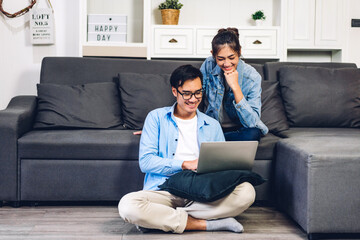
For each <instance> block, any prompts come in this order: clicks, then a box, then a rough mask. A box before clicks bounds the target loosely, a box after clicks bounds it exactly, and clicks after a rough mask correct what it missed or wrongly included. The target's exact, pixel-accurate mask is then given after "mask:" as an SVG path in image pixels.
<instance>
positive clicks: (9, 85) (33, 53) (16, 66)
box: [0, 0, 79, 109]
mask: <svg viewBox="0 0 360 240" xmlns="http://www.w3.org/2000/svg"><path fill="white" fill-rule="evenodd" d="M3 2H4V3H3V7H4V9H5V10H6V11H7V12H11V13H14V12H16V11H19V10H20V9H22V8H24V7H26V6H27V5H28V4H29V1H28V0H17V1H3ZM38 2H39V6H38V7H39V8H40V7H47V5H46V2H47V1H45V0H38ZM51 3H52V5H53V8H54V11H55V29H56V33H55V41H56V43H55V44H54V45H47V46H46V45H39V46H35V45H34V46H33V45H31V43H30V36H29V35H30V33H29V21H28V20H29V14H25V15H24V16H21V17H18V18H15V19H10V18H7V17H5V16H4V15H3V14H1V13H0V109H4V108H6V106H7V104H8V103H9V101H10V99H11V98H12V97H13V96H17V95H36V83H38V82H39V76H40V64H41V60H42V59H43V57H45V56H77V55H78V53H79V49H78V46H79V44H78V43H79V40H78V39H79V37H78V33H77V32H78V27H79V24H78V22H79V20H78V18H79V17H78V12H79V9H78V6H79V4H78V0H75V1H72V0H58V1H56V0H55V1H54V0H53V1H51Z"/></svg>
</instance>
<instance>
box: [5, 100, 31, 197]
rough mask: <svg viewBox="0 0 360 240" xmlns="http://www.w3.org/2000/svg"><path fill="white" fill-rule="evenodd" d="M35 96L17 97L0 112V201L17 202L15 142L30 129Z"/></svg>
mask: <svg viewBox="0 0 360 240" xmlns="http://www.w3.org/2000/svg"><path fill="white" fill-rule="evenodd" d="M36 106H37V98H36V96H17V97H14V98H13V99H11V101H10V103H9V105H8V106H7V108H6V109H4V110H1V111H0V136H1V137H0V201H18V200H19V199H18V195H17V184H18V179H17V172H18V161H17V140H18V138H19V137H21V136H22V135H23V134H24V133H26V132H28V131H30V130H31V129H32V125H33V122H34V118H35V114H36Z"/></svg>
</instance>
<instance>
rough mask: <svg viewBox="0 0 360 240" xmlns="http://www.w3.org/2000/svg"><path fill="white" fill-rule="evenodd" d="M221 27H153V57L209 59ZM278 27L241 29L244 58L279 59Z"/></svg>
mask: <svg viewBox="0 0 360 240" xmlns="http://www.w3.org/2000/svg"><path fill="white" fill-rule="evenodd" d="M218 29H219V28H210V27H201V26H187V27H186V26H163V25H156V26H154V27H153V30H152V32H153V37H152V39H153V41H152V45H153V46H152V49H153V50H152V53H151V57H152V58H161V57H162V58H164V57H173V58H189V57H192V58H206V57H208V56H210V55H211V41H212V39H213V38H214V36H215V35H216V34H217V31H218ZM278 31H279V28H277V27H267V28H257V27H247V28H244V27H239V35H240V38H239V40H240V44H241V46H242V55H243V57H245V58H271V59H276V58H279V47H278Z"/></svg>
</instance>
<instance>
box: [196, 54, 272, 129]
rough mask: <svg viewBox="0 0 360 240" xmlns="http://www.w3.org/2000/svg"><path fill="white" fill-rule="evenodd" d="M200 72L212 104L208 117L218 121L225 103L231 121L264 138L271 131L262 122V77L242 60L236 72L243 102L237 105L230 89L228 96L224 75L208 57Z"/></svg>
mask: <svg viewBox="0 0 360 240" xmlns="http://www.w3.org/2000/svg"><path fill="white" fill-rule="evenodd" d="M200 70H201V72H202V74H203V76H204V79H203V88H204V90H205V95H206V97H207V101H208V104H209V105H208V106H207V109H206V111H205V113H206V114H207V115H209V116H211V117H213V118H215V119H217V120H219V117H220V109H221V105H222V102H223V99H224V107H225V110H226V112H227V114H228V115H229V117H230V119H231V120H232V121H234V122H238V121H240V123H241V124H242V125H243V126H244V127H248V128H258V129H260V130H261V132H262V133H263V134H264V135H265V134H266V133H267V132H268V131H269V130H268V128H267V127H266V125H265V124H264V123H263V122H262V121H261V120H260V115H261V76H260V74H259V73H258V72H257V71H256V70H255V69H254V68H253V67H252V66H250V65H248V64H246V63H244V62H243V61H242V60H241V59H239V64H238V65H237V68H236V70H237V71H238V74H239V85H240V88H241V91H242V93H243V94H244V98H243V99H242V100H241V101H240V102H238V103H236V102H235V97H234V93H233V92H232V90H231V89H230V90H229V91H228V92H227V93H226V94H225V86H224V84H223V83H224V81H225V79H224V73H223V71H222V70H221V68H220V67H219V66H218V65H217V63H216V60H215V59H214V58H213V57H208V58H207V59H206V60H205V61H204V63H203V64H202V66H201V68H200Z"/></svg>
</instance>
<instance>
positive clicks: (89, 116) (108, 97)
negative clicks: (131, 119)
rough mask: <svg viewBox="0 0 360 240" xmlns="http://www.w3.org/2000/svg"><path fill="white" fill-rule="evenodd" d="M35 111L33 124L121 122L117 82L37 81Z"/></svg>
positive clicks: (90, 125)
mask: <svg viewBox="0 0 360 240" xmlns="http://www.w3.org/2000/svg"><path fill="white" fill-rule="evenodd" d="M37 90H38V112H37V115H36V120H35V125H34V128H62V127H75V128H110V127H116V126H121V124H122V121H121V110H120V104H119V99H120V98H119V93H118V89H117V85H116V84H115V83H113V82H103V83H89V84H82V85H73V86H68V85H57V84H37Z"/></svg>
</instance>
